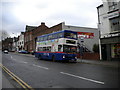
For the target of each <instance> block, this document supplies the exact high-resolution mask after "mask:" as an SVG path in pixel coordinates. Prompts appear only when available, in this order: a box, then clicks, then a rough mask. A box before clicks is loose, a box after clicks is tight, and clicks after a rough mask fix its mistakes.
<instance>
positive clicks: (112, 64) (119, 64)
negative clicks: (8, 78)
mask: <svg viewBox="0 0 120 90" xmlns="http://www.w3.org/2000/svg"><path fill="white" fill-rule="evenodd" d="M16 54H20V53H16ZM22 55H25V56H31V57H35V56H34V55H31V54H22ZM77 62H80V63H86V64H94V65H104V66H108V67H115V68H119V67H120V61H104V60H86V59H80V58H78V59H77Z"/></svg>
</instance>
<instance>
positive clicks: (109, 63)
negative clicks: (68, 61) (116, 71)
mask: <svg viewBox="0 0 120 90" xmlns="http://www.w3.org/2000/svg"><path fill="white" fill-rule="evenodd" d="M77 61H78V62H81V63H86V64H95V65H104V66H109V67H115V68H119V67H120V61H103V60H85V59H78V60H77Z"/></svg>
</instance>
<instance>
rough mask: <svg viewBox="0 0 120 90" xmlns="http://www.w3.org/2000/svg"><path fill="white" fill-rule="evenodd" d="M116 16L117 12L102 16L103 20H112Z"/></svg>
mask: <svg viewBox="0 0 120 90" xmlns="http://www.w3.org/2000/svg"><path fill="white" fill-rule="evenodd" d="M117 16H119V12H115V13H110V14H108V15H106V16H104V17H103V19H106V18H114V17H117Z"/></svg>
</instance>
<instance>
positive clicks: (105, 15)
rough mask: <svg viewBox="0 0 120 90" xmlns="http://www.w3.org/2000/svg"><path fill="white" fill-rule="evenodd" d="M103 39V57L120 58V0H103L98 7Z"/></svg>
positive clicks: (101, 38) (101, 39)
mask: <svg viewBox="0 0 120 90" xmlns="http://www.w3.org/2000/svg"><path fill="white" fill-rule="evenodd" d="M97 10H98V29H99V31H100V34H101V36H100V41H101V50H100V51H101V52H100V53H101V59H103V60H118V59H119V58H120V0H103V4H102V5H100V6H98V7H97Z"/></svg>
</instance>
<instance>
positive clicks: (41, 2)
mask: <svg viewBox="0 0 120 90" xmlns="http://www.w3.org/2000/svg"><path fill="white" fill-rule="evenodd" d="M0 4H1V5H0V8H2V11H1V12H2V14H0V17H1V19H2V27H1V26H0V29H1V30H6V31H7V32H8V33H9V34H10V35H12V36H15V35H18V34H19V33H20V32H21V31H25V26H26V25H31V26H38V25H40V24H41V22H45V23H46V25H47V26H48V27H51V26H54V25H56V24H59V23H61V22H65V24H66V25H73V26H81V27H93V28H97V22H98V18H97V9H96V7H97V6H99V5H100V4H102V0H2V1H1V2H0ZM12 33H14V34H12Z"/></svg>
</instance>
